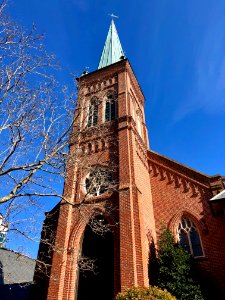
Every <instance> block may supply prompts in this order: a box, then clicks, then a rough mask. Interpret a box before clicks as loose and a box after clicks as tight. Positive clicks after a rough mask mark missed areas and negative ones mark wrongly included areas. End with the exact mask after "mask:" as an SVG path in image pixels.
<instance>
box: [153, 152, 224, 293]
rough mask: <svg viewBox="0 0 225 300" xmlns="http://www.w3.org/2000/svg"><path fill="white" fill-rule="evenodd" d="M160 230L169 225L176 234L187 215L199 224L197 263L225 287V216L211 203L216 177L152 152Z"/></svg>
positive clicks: (155, 197) (155, 209)
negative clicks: (215, 212)
mask: <svg viewBox="0 0 225 300" xmlns="http://www.w3.org/2000/svg"><path fill="white" fill-rule="evenodd" d="M149 160H150V166H151V172H150V174H151V186H152V197H153V209H154V214H155V222H156V231H157V233H159V231H160V228H161V226H162V225H163V224H164V225H166V226H168V227H169V228H170V229H171V230H172V232H173V233H174V234H175V232H176V228H177V225H178V222H179V220H180V218H181V217H182V215H183V214H185V215H187V216H189V217H190V218H191V219H192V220H193V222H194V223H195V225H196V226H197V228H198V230H199V233H200V236H201V241H202V246H203V251H204V257H203V258H196V264H197V265H198V267H199V268H200V269H201V270H203V271H204V272H203V273H205V275H206V276H208V275H209V276H211V282H210V283H209V284H212V282H213V281H214V282H215V283H216V284H219V286H220V287H222V289H223V290H225V286H224V282H225V272H224V270H225V241H224V236H225V226H224V225H225V218H224V216H214V215H213V213H212V210H211V208H210V205H209V199H210V198H211V197H212V191H211V188H210V183H211V182H212V181H213V179H214V178H213V177H210V176H206V175H203V174H201V173H198V172H197V171H195V170H192V169H189V168H187V167H185V166H182V165H180V164H178V163H176V162H173V161H171V160H169V159H166V158H165V157H163V156H160V155H158V154H156V153H154V152H149Z"/></svg>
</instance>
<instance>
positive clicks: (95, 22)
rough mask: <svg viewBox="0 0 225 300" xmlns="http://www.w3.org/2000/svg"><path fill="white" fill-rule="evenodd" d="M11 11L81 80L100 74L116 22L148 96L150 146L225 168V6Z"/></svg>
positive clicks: (54, 0)
mask: <svg viewBox="0 0 225 300" xmlns="http://www.w3.org/2000/svg"><path fill="white" fill-rule="evenodd" d="M9 11H10V13H11V15H12V16H13V17H14V18H16V19H17V20H18V21H19V22H20V23H22V24H23V25H24V26H25V27H30V26H31V24H32V22H34V23H35V24H36V26H37V29H38V31H39V32H43V33H45V34H46V45H47V48H48V49H49V51H50V52H53V53H55V54H56V56H57V57H58V59H59V60H60V61H61V62H62V64H63V65H64V66H65V67H66V68H68V70H71V71H73V72H75V73H77V74H80V73H81V72H82V71H83V69H84V67H86V66H88V67H89V68H90V70H95V69H96V68H97V65H98V61H99V58H100V55H101V51H102V48H103V45H104V41H105V38H106V34H107V31H108V27H109V23H110V17H109V16H108V14H109V13H112V12H113V13H114V14H117V15H118V16H119V17H120V18H119V19H118V20H117V21H116V26H117V30H118V33H119V36H120V39H121V43H122V46H123V49H124V51H125V52H126V55H127V57H128V59H129V60H130V62H131V64H132V67H133V69H134V71H135V73H136V76H137V78H138V80H139V82H140V85H141V87H142V89H143V92H144V94H145V97H146V120H147V125H148V128H149V136H150V143H151V148H152V150H154V151H157V152H159V153H161V154H164V155H166V156H169V157H170V158H173V159H175V160H178V161H179V162H182V163H184V164H187V165H189V166H190V167H193V168H196V169H198V170H199V171H202V172H205V173H207V174H210V175H211V174H212V175H213V174H216V173H223V174H225V171H224V166H225V2H224V1H222V0H217V1H216V2H215V1H210V0H198V1H196V0H186V1H185V0H184V1H179V0H175V1H173V0H172V1H171V0H148V1H147V0H146V1H134V0H130V1H121V0H114V1H103V0H95V1H93V0H92V1H91V0H86V1H85V0H45V1H40V0H20V1H14V3H12V4H11V5H10V8H9Z"/></svg>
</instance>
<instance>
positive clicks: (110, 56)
mask: <svg viewBox="0 0 225 300" xmlns="http://www.w3.org/2000/svg"><path fill="white" fill-rule="evenodd" d="M121 56H124V57H125V54H124V52H123V49H122V46H121V43H120V39H119V36H118V33H117V30H116V26H115V24H114V21H113V19H112V21H111V24H110V27H109V32H108V35H107V38H106V41H105V46H104V48H103V51H102V56H101V59H100V62H99V65H98V69H101V68H104V67H106V66H109V65H111V64H114V63H116V62H118V61H120V59H121Z"/></svg>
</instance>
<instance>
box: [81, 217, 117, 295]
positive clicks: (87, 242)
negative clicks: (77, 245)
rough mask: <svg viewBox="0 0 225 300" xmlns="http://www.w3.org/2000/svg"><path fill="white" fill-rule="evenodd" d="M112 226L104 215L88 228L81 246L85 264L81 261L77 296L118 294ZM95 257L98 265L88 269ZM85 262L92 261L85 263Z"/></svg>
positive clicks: (96, 218) (93, 220)
mask: <svg viewBox="0 0 225 300" xmlns="http://www.w3.org/2000/svg"><path fill="white" fill-rule="evenodd" d="M93 222H94V223H93ZM95 225H96V226H97V227H98V226H99V231H98V228H97V229H96V228H95ZM101 226H102V227H101ZM104 228H105V230H104ZM109 228H110V226H109V224H108V223H107V221H106V220H105V219H104V218H103V217H102V215H98V216H96V217H95V218H94V219H92V222H91V225H90V224H88V225H87V226H86V228H85V231H84V236H83V243H82V250H81V261H82V260H83V259H84V265H82V262H81V264H80V270H79V282H78V291H77V300H87V299H98V300H105V299H107V300H112V299H113V297H114V241H113V233H112V231H111V230H109ZM85 260H87V261H85ZM93 261H94V269H92V268H90V270H87V269H88V268H89V267H90V265H91V264H92V262H93ZM85 262H87V264H90V265H89V266H88V265H86V267H85Z"/></svg>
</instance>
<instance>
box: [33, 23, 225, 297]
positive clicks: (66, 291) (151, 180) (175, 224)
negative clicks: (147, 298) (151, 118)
mask: <svg viewBox="0 0 225 300" xmlns="http://www.w3.org/2000/svg"><path fill="white" fill-rule="evenodd" d="M77 83H78V98H77V107H76V111H75V114H74V126H73V132H72V133H71V138H70V147H69V154H68V164H67V176H66V179H65V184H64V192H63V198H62V201H61V202H60V203H59V204H58V205H57V206H56V207H55V208H54V209H53V210H52V211H51V212H49V213H47V214H46V220H45V222H44V226H43V231H42V237H41V243H40V248H39V255H38V261H39V262H37V266H36V272H35V280H36V282H37V287H39V288H38V291H37V292H36V297H37V299H48V300H74V299H77V300H88V299H98V300H103V299H104V300H112V299H113V298H114V297H115V295H116V294H117V293H118V292H120V291H124V290H125V289H126V288H129V287H133V286H138V287H144V286H148V285H149V284H151V276H150V274H151V270H150V264H149V261H150V259H151V252H150V248H151V245H154V246H155V247H156V249H157V241H158V238H159V233H160V229H161V227H162V226H166V227H167V228H169V229H170V230H171V232H172V233H173V235H174V238H175V240H176V241H177V242H178V243H180V244H181V245H182V246H183V247H185V248H186V249H187V250H188V251H189V252H190V254H191V255H192V256H193V258H194V261H195V264H196V267H197V269H198V270H199V274H200V277H201V280H202V282H205V283H206V285H208V286H209V288H211V292H212V293H215V295H218V296H215V298H214V299H225V296H222V295H225V242H224V238H225V217H224V210H225V191H224V189H225V177H222V176H220V175H215V176H208V175H205V174H203V173H201V172H198V171H197V170H194V169H191V168H189V167H187V166H185V165H182V164H180V163H178V162H176V161H174V160H171V159H169V158H167V157H165V156H163V155H161V154H159V153H157V152H155V151H153V150H151V149H150V148H149V137H148V130H147V128H146V123H145V98H144V95H143V92H142V90H141V87H140V85H139V82H138V79H137V78H136V76H135V73H134V71H133V69H132V66H131V64H130V62H129V60H128V59H127V58H126V57H125V54H124V51H123V49H122V46H121V43H120V40H119V37H118V34H117V30H116V27H115V24H114V21H113V20H112V21H111V25H110V28H109V32H108V35H107V38H106V42H105V45H104V49H103V52H102V55H101V59H100V62H99V66H98V69H97V70H95V71H93V72H90V73H88V72H84V73H83V74H82V75H81V76H80V77H79V78H77ZM46 240H47V242H46ZM40 261H42V262H44V263H40ZM43 269H44V271H43ZM153 276H154V274H153ZM32 299H34V298H32Z"/></svg>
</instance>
